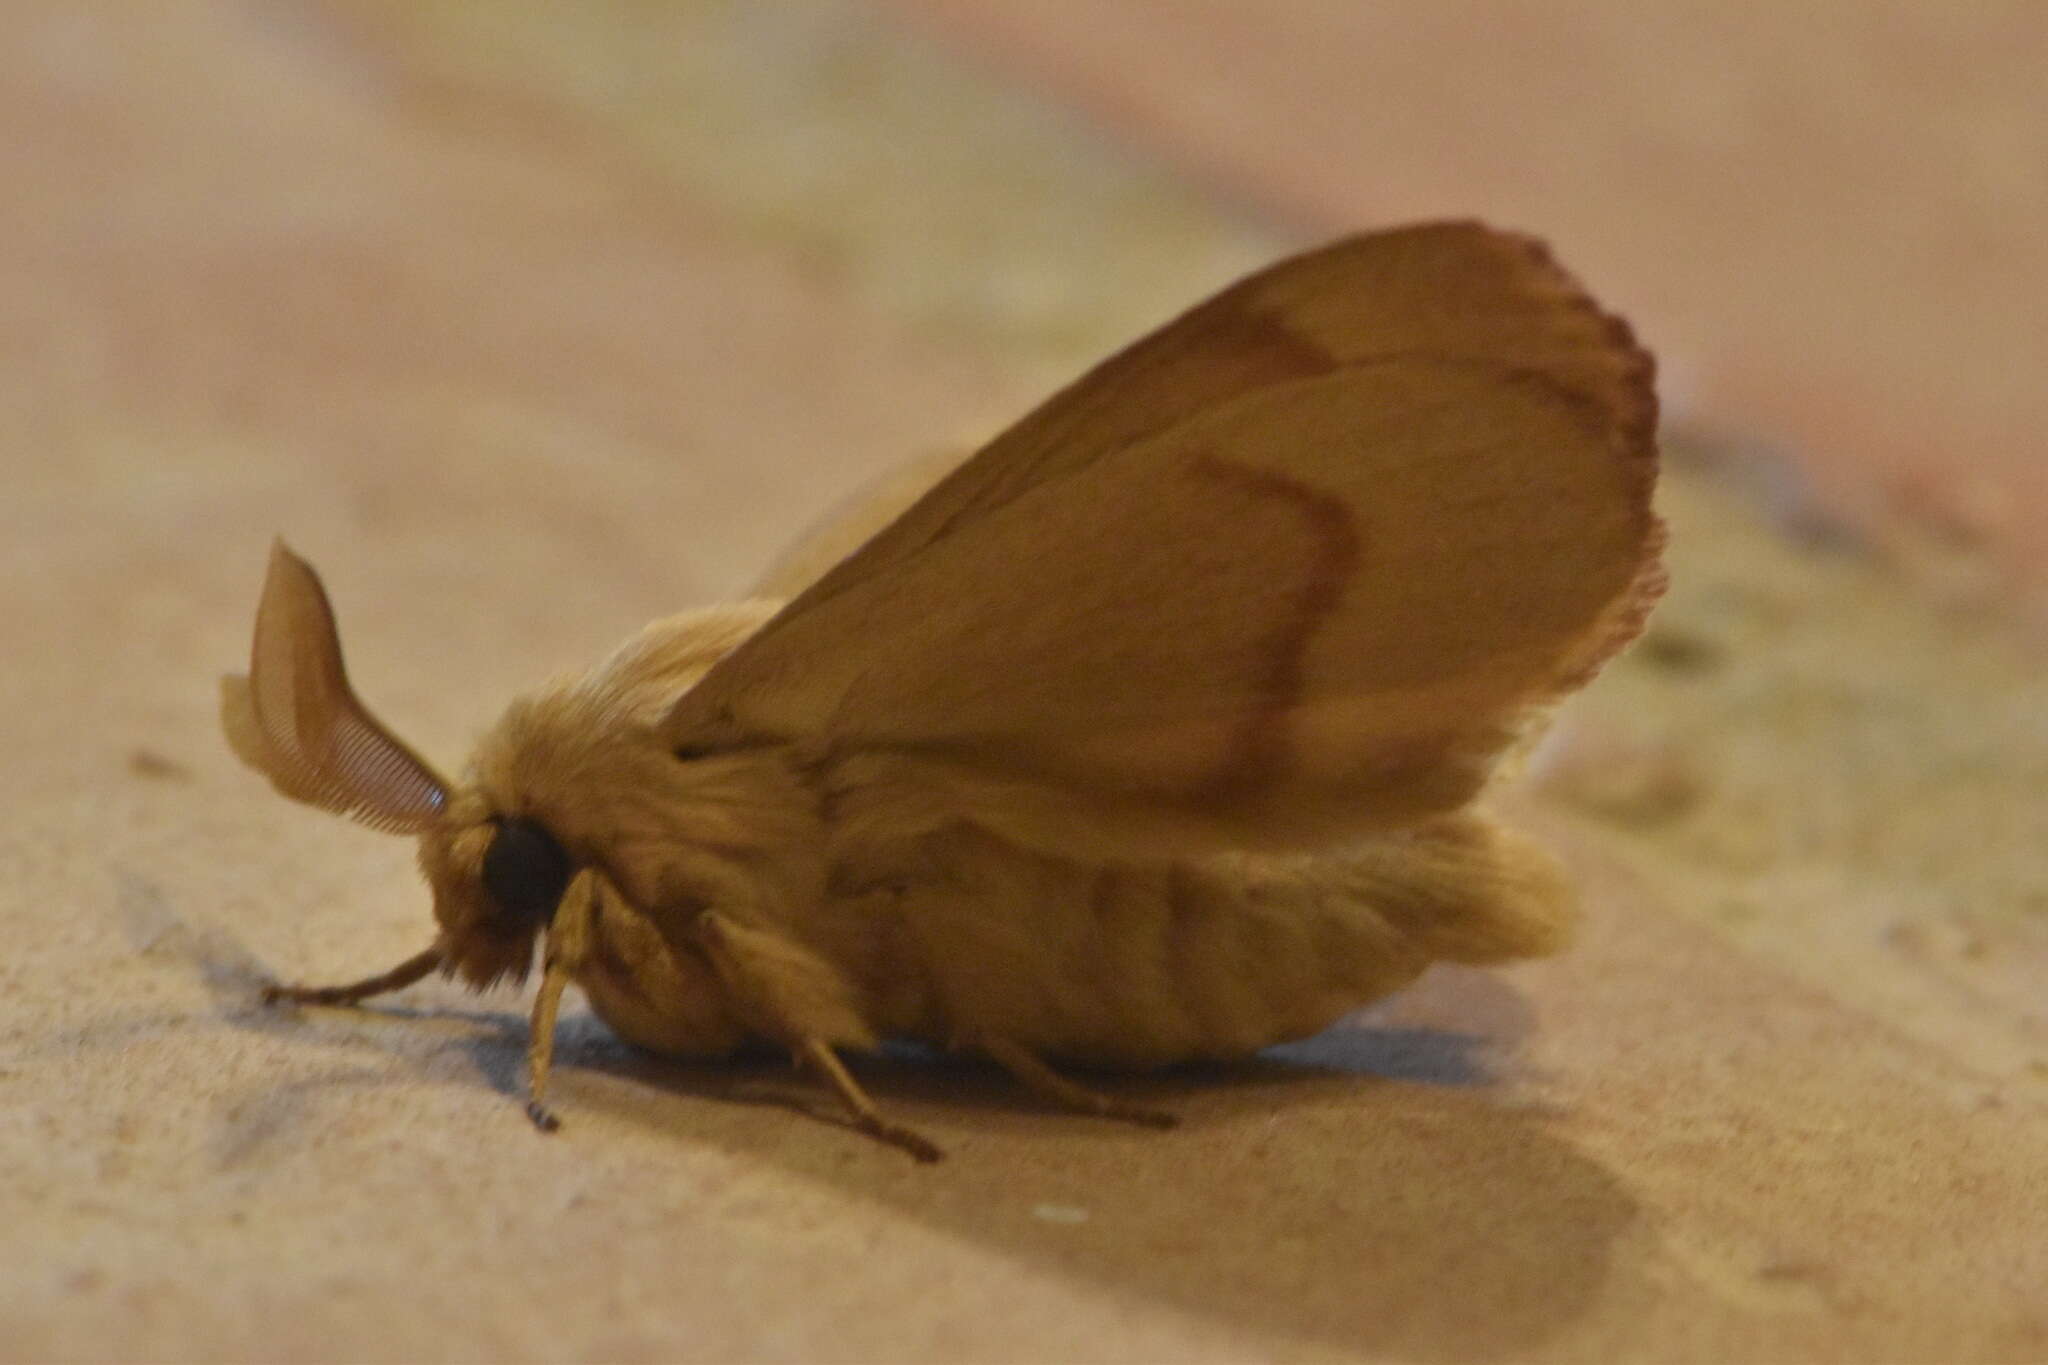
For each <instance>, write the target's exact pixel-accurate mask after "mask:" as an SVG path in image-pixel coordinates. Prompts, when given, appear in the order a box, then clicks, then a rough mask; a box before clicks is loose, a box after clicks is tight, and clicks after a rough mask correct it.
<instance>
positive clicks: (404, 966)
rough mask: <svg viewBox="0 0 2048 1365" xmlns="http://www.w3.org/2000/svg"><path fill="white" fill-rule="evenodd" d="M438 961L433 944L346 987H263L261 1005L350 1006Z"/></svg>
mask: <svg viewBox="0 0 2048 1365" xmlns="http://www.w3.org/2000/svg"><path fill="white" fill-rule="evenodd" d="M441 962H442V956H441V949H440V947H439V945H436V946H434V947H432V948H429V949H427V950H426V951H425V952H421V953H415V954H413V955H412V956H411V957H409V958H407V959H406V960H405V961H403V962H401V963H399V964H398V965H397V966H396V967H393V968H392V969H391V970H390V971H388V972H379V973H377V975H375V976H366V977H364V978H363V979H362V980H361V981H356V982H351V983H350V984H348V985H346V986H278V985H271V986H265V987H264V988H263V1003H264V1004H266V1005H275V1004H277V1003H278V1002H279V1001H283V1000H289V1001H291V1002H292V1003H294V1004H300V1005H353V1004H355V1003H357V1002H358V1001H362V1000H368V999H369V998H370V997H371V996H373V995H383V994H385V993H386V992H388V991H395V990H402V989H404V988H405V987H407V986H410V985H411V984H412V983H413V982H415V981H417V980H419V979H420V978H421V977H423V976H425V975H426V974H427V973H429V972H431V971H433V970H434V969H435V968H436V967H439V966H440V965H441Z"/></svg>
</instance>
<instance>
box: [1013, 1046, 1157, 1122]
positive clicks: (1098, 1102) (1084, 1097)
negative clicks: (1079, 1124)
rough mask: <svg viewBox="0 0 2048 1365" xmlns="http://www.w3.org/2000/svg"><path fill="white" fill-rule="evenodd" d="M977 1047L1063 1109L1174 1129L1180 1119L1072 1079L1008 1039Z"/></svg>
mask: <svg viewBox="0 0 2048 1365" xmlns="http://www.w3.org/2000/svg"><path fill="white" fill-rule="evenodd" d="M974 1047H975V1050H976V1051H978V1052H980V1053H981V1054H982V1055H983V1056H985V1057H987V1058H988V1059H989V1060H990V1061H992V1062H994V1063H995V1064H996V1065H997V1066H999V1067H1001V1068H1002V1069H1003V1070H1005V1071H1007V1072H1009V1073H1010V1075H1011V1076H1012V1077H1014V1078H1015V1079H1016V1080H1017V1081H1018V1082H1019V1083H1020V1084H1022V1085H1023V1087H1024V1088H1025V1089H1026V1090H1029V1091H1030V1092H1031V1093H1032V1094H1034V1095H1036V1096H1038V1097H1039V1098H1040V1099H1042V1100H1045V1101H1047V1102H1048V1103H1051V1104H1056V1105H1058V1106H1060V1107H1061V1108H1063V1109H1074V1110H1078V1111H1079V1112H1081V1113H1083V1114H1099V1115H1100V1116H1102V1117H1103V1118H1106V1119H1123V1120H1124V1121H1126V1122H1129V1123H1142V1124H1144V1125H1145V1126H1146V1127H1147V1128H1171V1127H1173V1126H1174V1125H1175V1124H1177V1123H1179V1122H1180V1119H1179V1118H1178V1117H1177V1116H1175V1115H1173V1114H1169V1113H1166V1112H1165V1111H1163V1110H1159V1109H1145V1108H1141V1107H1140V1106H1138V1105H1135V1104H1127V1103H1125V1102H1124V1101H1122V1100H1119V1099H1116V1098H1114V1097H1113V1096H1110V1095H1105V1094H1103V1093H1101V1092H1100V1091H1097V1090H1090V1089H1089V1088H1088V1087H1087V1086H1085V1085H1081V1084H1079V1083H1078V1082H1075V1081H1071V1080H1068V1079H1067V1078H1066V1077H1065V1076H1062V1075H1060V1073H1059V1072H1057V1071H1054V1070H1053V1069H1052V1068H1051V1067H1049V1066H1047V1065H1046V1064H1045V1062H1044V1061H1043V1060H1042V1059H1041V1058H1040V1057H1039V1056H1038V1054H1036V1053H1034V1052H1033V1051H1031V1049H1029V1048H1027V1047H1022V1046H1020V1045H1018V1044H1016V1043H1013V1042H1011V1041H1010V1040H1009V1039H1007V1038H977V1039H976V1040H975V1041H974Z"/></svg>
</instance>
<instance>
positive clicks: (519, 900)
mask: <svg viewBox="0 0 2048 1365" xmlns="http://www.w3.org/2000/svg"><path fill="white" fill-rule="evenodd" d="M574 871H575V865H574V864H573V863H571V862H570V861H569V855H568V854H567V853H565V852H563V851H562V846H561V845H560V844H558V843H556V842H555V836H554V835H552V834H549V833H548V832H547V830H545V829H543V828H542V827H541V826H539V825H537V824H535V823H534V822H533V821H531V820H506V821H503V822H502V823H500V824H499V826H498V832H497V833H496V834H495V835H493V836H492V838H491V846H490V847H489V848H488V849H486V850H484V890H485V891H486V892H487V893H488V894H489V895H490V898H491V900H492V901H494V902H495V903H496V904H497V907H498V909H500V910H501V911H503V912H504V913H505V915H506V916H507V917H508V918H510V919H512V920H514V921H516V922H517V926H518V927H519V928H522V929H531V928H537V927H539V926H540V925H543V924H546V923H547V922H548V921H549V920H551V919H553V918H554V915H555V906H556V905H557V904H559V903H560V901H561V899H562V893H563V892H564V891H566V890H567V889H568V887H569V876H570V874H571V873H573V872H574Z"/></svg>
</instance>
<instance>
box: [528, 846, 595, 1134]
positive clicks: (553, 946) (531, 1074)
mask: <svg viewBox="0 0 2048 1365" xmlns="http://www.w3.org/2000/svg"><path fill="white" fill-rule="evenodd" d="M596 876H597V874H596V873H594V872H592V871H591V870H590V869H588V868H585V869H584V870H583V871H582V872H579V873H578V874H577V875H576V879H575V880H574V881H572V882H570V883H569V889H568V890H567V891H564V892H563V893H562V899H561V903H560V904H559V905H557V906H556V908H555V917H554V919H553V920H552V921H551V922H550V923H549V925H548V934H547V941H546V945H545V947H543V949H542V950H541V976H540V991H539V993H538V994H537V995H535V996H534V1000H533V1020H532V1023H531V1025H530V1026H529V1030H528V1034H527V1039H526V1116H527V1117H528V1118H530V1119H532V1120H533V1126H534V1127H536V1128H538V1129H540V1130H541V1131H542V1132H543V1133H552V1132H554V1131H555V1129H557V1128H559V1127H561V1126H562V1121H561V1120H560V1119H558V1118H556V1117H555V1114H554V1111H553V1110H551V1109H549V1108H548V1107H547V1091H548V1072H549V1070H550V1068H551V1067H552V1066H553V1064H554V1060H555V1012H556V1011H557V1010H558V1009H560V1008H561V1004H562V990H563V988H564V987H566V986H567V985H568V984H569V980H570V978H571V977H573V976H574V975H575V974H576V971H577V969H578V968H579V967H581V966H582V965H583V960H584V958H585V957H586V956H587V955H588V953H589V951H590V922H591V920H592V918H593V917H594V916H595V915H596V912H597V883H596Z"/></svg>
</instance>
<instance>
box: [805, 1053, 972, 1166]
mask: <svg viewBox="0 0 2048 1365" xmlns="http://www.w3.org/2000/svg"><path fill="white" fill-rule="evenodd" d="M796 1052H797V1057H798V1058H799V1059H800V1060H802V1061H803V1062H806V1063H808V1064H809V1066H810V1067H811V1069H812V1070H814V1071H816V1072H817V1073H818V1074H819V1075H820V1076H822V1077H824V1079H825V1083H826V1084H827V1085H829V1086H831V1087H832V1088H833V1089H834V1090H835V1091H837V1092H838V1094H839V1099H840V1102H841V1103H842V1104H844V1105H845V1106H846V1107H847V1109H849V1110H850V1111H852V1113H853V1121H854V1123H855V1124H856V1125H858V1126H859V1128H860V1130H861V1131H862V1132H863V1133H866V1134H867V1135H868V1136H869V1137H872V1138H877V1139H879V1140H881V1141H883V1142H886V1143H888V1144H889V1145H890V1146H892V1147H901V1148H902V1149H903V1150H904V1151H906V1152H908V1153H910V1154H911V1155H912V1156H914V1157H916V1158H917V1159H918V1160H919V1161H937V1160H938V1159H939V1158H940V1157H943V1156H944V1155H945V1153H944V1152H943V1151H941V1150H939V1147H938V1144H936V1143H934V1142H932V1141H931V1139H929V1138H927V1137H925V1136H924V1135H923V1134H922V1133H918V1132H915V1131H913V1130H912V1129H909V1128H905V1127H904V1126H903V1125H901V1124H898V1123H891V1122H889V1121H888V1120H887V1119H885V1118H883V1117H882V1115H881V1113H880V1112H879V1111H877V1110H876V1108H875V1102H874V1101H873V1100H871V1099H869V1098H868V1092H867V1091H865V1090H863V1089H861V1088H860V1082H858V1081H856V1080H855V1079H854V1078H853V1075H852V1073H851V1072H849V1071H848V1070H847V1069H846V1063H844V1062H842V1061H840V1060H839V1054H838V1053H836V1052H834V1051H833V1050H832V1045H831V1044H830V1043H828V1042H826V1041H825V1040H824V1039H822V1038H806V1039H804V1040H803V1041H802V1042H801V1043H799V1044H798V1045H797V1050H796Z"/></svg>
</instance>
